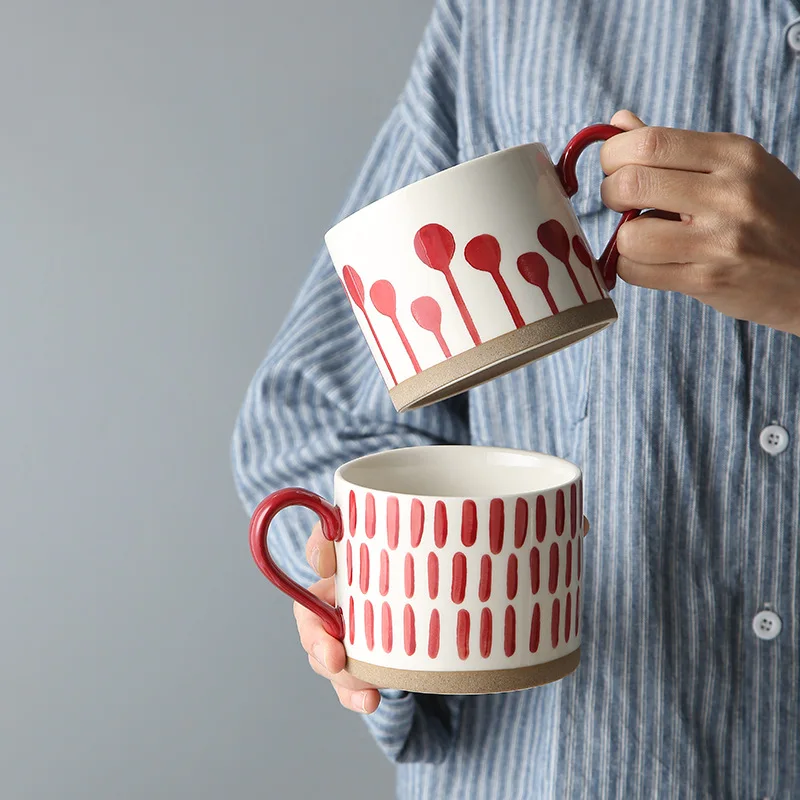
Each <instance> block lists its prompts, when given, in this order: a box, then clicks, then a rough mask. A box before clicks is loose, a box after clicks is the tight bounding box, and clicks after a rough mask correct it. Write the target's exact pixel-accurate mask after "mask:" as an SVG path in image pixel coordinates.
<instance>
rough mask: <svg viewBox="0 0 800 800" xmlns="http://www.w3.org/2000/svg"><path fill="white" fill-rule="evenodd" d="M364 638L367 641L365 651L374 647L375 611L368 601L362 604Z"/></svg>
mask: <svg viewBox="0 0 800 800" xmlns="http://www.w3.org/2000/svg"><path fill="white" fill-rule="evenodd" d="M364 638H365V639H366V640H367V649H368V650H372V648H373V647H375V611H374V609H373V608H372V603H370V601H369V600H367V601H365V602H364Z"/></svg>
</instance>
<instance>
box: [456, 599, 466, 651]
mask: <svg viewBox="0 0 800 800" xmlns="http://www.w3.org/2000/svg"><path fill="white" fill-rule="evenodd" d="M456 649H457V650H458V657H459V658H460V659H461V660H462V661H466V660H467V659H468V658H469V611H465V610H464V609H463V608H462V609H461V610H460V611H459V612H458V618H457V620H456Z"/></svg>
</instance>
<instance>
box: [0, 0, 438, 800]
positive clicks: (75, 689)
mask: <svg viewBox="0 0 800 800" xmlns="http://www.w3.org/2000/svg"><path fill="white" fill-rule="evenodd" d="M430 5H431V0H411V2H409V0H403V2H402V3H398V2H392V1H391V0H378V1H377V2H376V0H337V2H336V3H331V2H328V0H316V2H313V3H296V2H293V1H292V0H284V2H282V3H277V2H273V1H272V0H227V1H226V2H225V3H222V2H220V1H219V0H213V1H212V0H135V1H134V0H127V1H126V2H114V1H113V0H71V1H70V2H63V0H49V2H41V1H40V0H5V1H4V2H3V3H2V8H1V9H0V148H1V149H0V154H1V155H0V159H1V160H0V326H2V327H1V328H0V333H1V334H2V335H0V366H1V367H2V378H0V381H2V383H0V386H1V387H2V392H1V393H0V404H1V405H0V453H1V454H2V455H1V456H0V457H1V458H2V465H3V470H2V481H0V520H2V544H3V549H2V555H1V556H0V704H1V707H0V797H1V798H2V800H23V799H25V800H27V798H35V799H36V800H39V799H40V798H48V799H49V798H56V799H57V800H73V799H74V800H78V799H79V798H80V800H85V799H86V798H89V799H90V800H94V799H95V798H102V799H104V798H114V800H126V799H127V798H136V800H141V799H142V798H155V799H156V800H160V799H161V798H181V797H191V798H195V799H196V798H250V797H270V798H283V797H287V798H310V797H328V798H337V797H342V798H343V797H347V798H349V799H350V800H357V799H358V798H370V800H372V799H373V798H381V797H390V796H392V794H393V788H392V781H393V774H392V770H391V768H390V767H389V766H388V763H387V762H385V760H384V758H383V756H382V755H381V754H380V752H379V751H378V749H377V748H376V747H375V745H374V744H373V743H372V740H371V739H370V738H369V736H368V734H367V732H366V730H365V729H364V727H363V724H362V723H361V721H360V720H359V719H357V718H356V716H355V715H353V714H350V713H348V712H346V711H344V710H343V709H340V707H339V706H338V702H337V700H336V698H335V695H334V694H333V692H332V691H331V690H330V688H329V687H328V686H327V685H326V684H325V683H324V682H323V681H322V680H321V679H319V678H317V676H315V675H313V673H311V671H310V669H308V667H307V664H306V661H305V657H304V656H303V654H302V652H301V650H300V646H299V643H298V642H297V638H296V634H295V631H294V627H293V619H292V614H291V606H290V602H289V601H288V599H285V598H282V597H280V596H279V595H278V594H277V592H276V591H275V590H274V589H272V587H270V586H269V585H268V584H267V582H266V581H265V580H264V579H263V578H262V577H261V575H260V574H259V573H258V571H257V569H256V568H255V566H254V565H253V564H252V562H251V559H250V554H249V551H248V548H247V519H246V516H245V515H244V512H243V510H242V509H241V507H240V506H239V504H238V500H237V499H236V497H235V494H234V490H233V485H232V480H231V477H230V469H229V466H228V446H229V437H230V434H231V431H232V426H233V421H234V418H235V415H236V412H237V410H238V406H239V403H240V400H241V398H242V396H243V394H244V390H245V388H246V385H247V383H248V381H249V379H250V377H251V375H252V373H253V372H254V371H255V368H256V367H257V365H258V362H259V361H260V359H261V358H262V356H263V354H264V352H265V351H266V348H267V346H268V344H269V342H270V340H271V339H272V337H273V336H274V334H275V333H276V331H277V328H278V326H279V324H280V323H281V321H282V318H283V315H284V313H285V311H286V308H287V305H288V303H289V302H290V300H291V298H292V297H293V295H294V293H295V292H296V290H297V288H298V287H299V285H300V282H301V280H302V278H303V275H304V274H305V272H306V270H307V268H308V265H309V263H310V261H311V259H312V257H313V255H314V252H315V251H316V249H317V248H318V246H319V245H320V243H321V236H322V233H323V232H324V230H325V227H326V225H327V224H328V222H329V221H330V220H331V218H332V217H333V216H334V214H335V212H336V211H337V209H338V207H339V204H340V202H341V201H342V200H343V198H344V195H345V192H346V189H347V186H348V185H349V184H350V182H351V180H352V179H353V178H354V176H355V173H356V170H357V168H358V165H359V163H360V161H361V159H362V157H363V155H364V154H365V151H366V149H367V147H368V145H369V142H370V141H371V139H372V137H373V135H374V134H375V132H376V130H377V128H378V126H379V124H380V122H381V121H382V119H383V117H384V116H385V114H386V113H387V112H388V110H389V108H390V106H391V104H392V103H393V101H394V98H395V96H396V95H397V93H398V92H399V90H400V88H401V86H402V82H403V80H404V78H405V75H406V74H407V70H408V67H409V65H410V61H411V58H412V55H413V51H414V49H415V47H416V44H417V42H418V40H419V37H420V34H421V31H422V28H423V26H424V22H425V20H426V18H427V16H428V13H429V10H430ZM356 765H357V766H358V768H359V769H358V770H355V769H354V766H356ZM270 784H271V786H270Z"/></svg>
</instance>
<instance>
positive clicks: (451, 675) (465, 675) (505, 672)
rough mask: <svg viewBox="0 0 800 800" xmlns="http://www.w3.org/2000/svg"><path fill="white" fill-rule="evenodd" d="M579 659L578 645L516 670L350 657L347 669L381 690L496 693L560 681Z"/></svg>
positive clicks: (432, 692)
mask: <svg viewBox="0 0 800 800" xmlns="http://www.w3.org/2000/svg"><path fill="white" fill-rule="evenodd" d="M580 662H581V649H580V647H578V648H577V649H576V650H573V651H572V652H571V653H567V655H565V656H562V657H561V658H557V659H555V660H554V661H546V662H545V663H544V664H536V665H535V666H533V667H517V668H515V669H495V670H472V671H464V672H418V671H416V670H408V669H392V668H391V667H376V666H375V665H374V664H367V663H366V662H365V661H356V659H354V658H348V659H347V665H346V666H345V671H346V672H348V673H350V675H352V676H353V677H354V678H359V679H360V680H362V681H366V682H367V683H371V684H372V685H373V686H378V687H380V688H382V689H400V690H402V691H406V692H419V693H421V694H496V693H497V692H515V691H518V690H520V689H530V688H532V687H534V686H542V685H544V684H546V683H552V682H553V681H558V680H561V679H562V678H565V677H566V676H567V675H569V674H570V673H571V672H574V671H575V670H576V669H577V668H578V664H580Z"/></svg>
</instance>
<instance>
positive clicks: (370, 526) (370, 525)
mask: <svg viewBox="0 0 800 800" xmlns="http://www.w3.org/2000/svg"><path fill="white" fill-rule="evenodd" d="M364 526H365V528H366V534H367V539H373V538H374V537H375V496H374V495H373V494H372V492H367V507H366V510H365V512H364Z"/></svg>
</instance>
